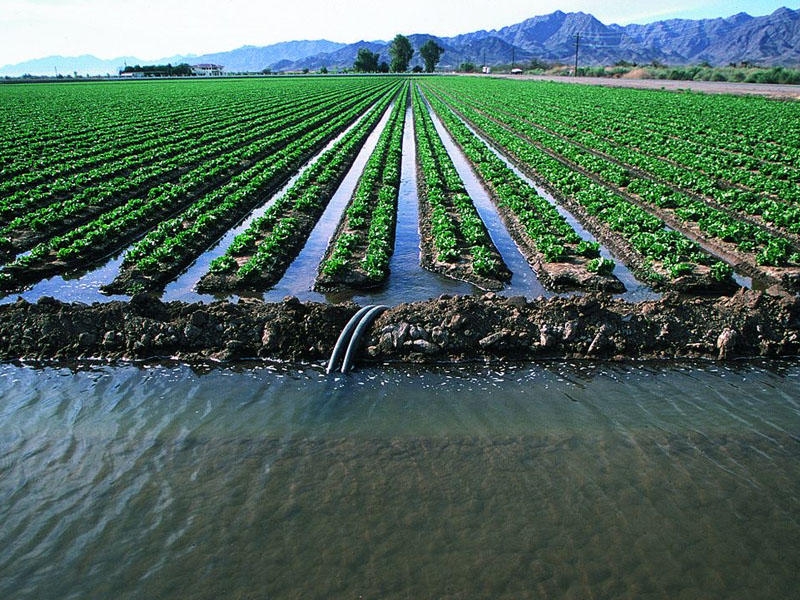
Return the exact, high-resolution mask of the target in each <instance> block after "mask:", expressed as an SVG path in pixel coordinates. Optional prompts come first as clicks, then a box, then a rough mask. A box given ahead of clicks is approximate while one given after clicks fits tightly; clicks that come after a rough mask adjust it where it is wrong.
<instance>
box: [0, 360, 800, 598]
mask: <svg viewBox="0 0 800 600" xmlns="http://www.w3.org/2000/svg"><path fill="white" fill-rule="evenodd" d="M0 398H2V402H0V497H2V498H3V502H2V503H0V523H2V525H0V597H3V598H14V599H15V600H29V599H30V600H33V599H36V600H50V599H52V600H55V599H58V600H71V599H77V598H120V599H133V598H152V599H154V600H157V599H167V598H170V599H172V598H249V597H270V598H273V597H275V598H282V597H303V598H332V597H339V598H356V597H359V596H363V597H365V598H366V597H369V598H378V597H380V598H407V597H419V598H434V597H445V596H447V597H464V598H474V597H491V598H521V597H532V596H535V597H542V598H555V597H579V598H593V597H609V598H612V597H613V598H620V597H638V598H646V597H647V598H679V597H680V598H683V597H686V598H701V597H702V598H719V599H722V598H754V599H767V598H769V599H771V600H774V599H778V600H782V599H789V598H794V597H795V594H796V592H797V589H798V587H800V519H798V515H800V460H798V458H800V404H798V398H800V367H798V365H797V364H795V363H780V362H772V363H747V364H738V365H737V364H726V365H714V364H708V363H695V364H670V365H664V364H660V365H659V366H658V367H655V368H651V367H649V366H648V365H646V364H638V365H635V364H629V365H610V364H602V363H595V364H592V365H587V364H580V363H576V364H569V363H565V362H558V363H552V364H550V365H548V364H547V363H545V364H540V365H534V366H519V367H514V366H506V367H504V368H502V369H497V368H492V369H489V368H485V367H479V366H461V367H455V366H451V367H448V368H447V369H436V368H435V367H426V368H425V370H424V371H420V370H418V369H416V368H414V367H410V366H409V367H391V366H389V367H381V368H378V369H359V370H358V371H357V372H356V373H354V374H351V375H348V376H338V377H333V376H326V375H325V373H324V368H323V367H321V366H317V367H305V368H303V367H301V368H298V367H296V366H295V367H275V366H268V365H264V364H258V365H254V366H251V367H248V368H246V369H244V370H242V371H239V370H237V369H236V368H226V369H210V370H205V369H201V368H198V367H194V368H193V367H189V366H187V365H172V366H152V365H151V366H149V367H146V368H143V367H139V366H135V365H128V366H115V367H108V366H100V365H97V366H87V367H85V368H84V369H81V370H72V369H69V368H60V367H48V368H32V367H27V366H20V365H8V364H7V365H0Z"/></svg>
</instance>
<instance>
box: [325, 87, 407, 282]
mask: <svg viewBox="0 0 800 600" xmlns="http://www.w3.org/2000/svg"><path fill="white" fill-rule="evenodd" d="M407 105H408V88H407V86H406V87H404V89H403V92H402V94H401V95H400V97H399V98H398V100H397V101H396V102H395V105H394V108H393V110H392V114H391V116H390V117H389V122H388V123H387V125H386V127H385V128H384V130H383V132H381V135H380V138H379V139H378V143H377V144H376V146H375V150H374V151H373V152H372V154H371V155H370V158H369V160H368V161H367V164H366V166H365V167H364V172H363V173H362V175H361V177H360V178H359V181H358V184H357V186H356V189H355V191H354V192H353V195H352V197H351V199H350V202H349V204H348V206H347V208H346V209H345V212H344V215H343V216H342V220H341V222H340V225H339V227H338V228H337V232H336V235H335V236H334V237H333V238H332V239H331V241H330V243H329V245H328V249H327V251H326V253H325V257H324V259H323V261H322V263H321V265H320V269H319V274H318V276H317V280H316V284H315V287H316V288H318V289H323V290H326V289H333V288H336V287H340V286H345V287H351V288H369V287H376V286H379V285H380V284H382V283H384V282H385V281H386V279H387V278H388V276H389V259H390V258H391V256H392V253H393V250H394V232H395V226H396V223H397V196H398V191H399V186H400V168H401V160H402V153H403V127H404V125H405V114H406V108H407Z"/></svg>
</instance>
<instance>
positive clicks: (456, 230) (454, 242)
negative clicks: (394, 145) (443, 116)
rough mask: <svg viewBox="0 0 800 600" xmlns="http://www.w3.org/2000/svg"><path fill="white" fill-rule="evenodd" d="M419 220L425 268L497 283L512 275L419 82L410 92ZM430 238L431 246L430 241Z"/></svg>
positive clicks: (484, 283)
mask: <svg viewBox="0 0 800 600" xmlns="http://www.w3.org/2000/svg"><path fill="white" fill-rule="evenodd" d="M412 106H413V114H414V130H415V139H416V149H417V150H416V151H417V165H418V172H419V173H420V175H421V181H420V185H419V189H420V220H421V223H420V226H421V229H427V228H430V232H429V234H430V235H429V236H428V235H423V262H424V263H425V264H426V266H427V267H428V268H431V269H432V270H435V271H438V272H441V273H443V274H446V275H449V276H454V277H456V278H458V279H464V280H466V281H470V282H472V283H476V284H477V285H479V286H484V287H493V288H500V287H502V285H503V283H502V282H503V281H507V280H508V279H510V278H511V272H510V271H509V270H508V267H506V265H505V263H504V262H503V259H502V258H501V257H500V254H499V252H498V251H497V249H496V248H495V247H494V243H493V242H492V240H491V238H490V237H489V234H488V232H487V231H486V226H485V225H484V223H483V221H482V220H481V218H480V215H479V214H478V212H477V210H476V209H475V206H474V205H473V203H472V200H471V199H470V197H469V195H468V194H467V191H466V190H465V189H464V184H463V182H462V181H461V178H460V177H459V175H458V172H457V171H456V168H455V166H454V165H453V161H452V160H451V159H450V156H449V155H448V153H447V150H446V148H445V146H444V144H443V143H442V140H441V139H440V137H439V134H438V133H437V131H436V127H435V126H434V123H433V120H432V119H431V115H430V113H429V111H428V109H427V106H426V104H425V100H424V99H423V98H422V96H421V94H420V91H419V88H418V87H416V86H415V87H414V91H413V94H412ZM428 238H430V240H431V243H432V247H428V246H429V244H428Z"/></svg>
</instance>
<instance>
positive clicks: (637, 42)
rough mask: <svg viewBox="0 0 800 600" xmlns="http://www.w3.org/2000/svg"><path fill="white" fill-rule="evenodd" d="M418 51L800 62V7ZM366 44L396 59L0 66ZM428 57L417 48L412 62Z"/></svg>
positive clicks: (93, 67) (89, 69)
mask: <svg viewBox="0 0 800 600" xmlns="http://www.w3.org/2000/svg"><path fill="white" fill-rule="evenodd" d="M407 37H408V38H409V40H410V41H411V43H412V46H413V47H414V49H415V50H418V49H419V47H420V46H421V45H422V44H423V43H425V41H427V40H429V39H434V40H435V41H437V43H438V44H439V45H440V46H442V47H443V48H444V49H445V52H444V54H443V55H442V57H441V60H440V62H439V67H440V68H441V69H454V68H456V67H458V66H459V65H460V64H462V63H464V62H472V63H474V64H477V65H481V64H487V65H497V64H506V65H508V64H510V63H512V62H515V63H518V64H520V65H524V64H525V63H526V62H529V61H531V60H534V59H536V60H539V61H543V62H549V63H566V64H571V63H572V61H573V60H574V57H575V50H576V42H577V46H578V58H579V63H580V64H581V65H591V66H596V65H610V64H614V63H617V62H620V61H627V62H632V63H638V64H647V63H652V62H654V61H657V62H661V63H663V64H669V65H686V64H699V63H709V64H711V65H714V66H725V65H728V64H731V63H736V64H738V63H742V62H747V63H750V64H754V65H760V66H786V67H800V10H792V9H789V8H780V9H778V10H776V11H775V12H773V13H772V14H770V15H767V16H763V17H752V16H750V15H748V14H745V13H739V14H736V15H733V16H730V17H727V18H717V19H702V20H689V19H671V20H666V21H657V22H654V23H649V24H647V25H626V26H620V25H614V24H612V25H605V24H603V23H601V22H600V21H598V20H597V19H596V18H595V17H594V16H592V15H590V14H585V13H582V12H577V13H564V12H561V11H556V12H554V13H551V14H549V15H543V16H537V17H533V18H531V19H527V20H525V21H523V22H522V23H517V24H515V25H510V26H508V27H503V28H502V29H498V30H492V31H476V32H473V33H466V34H462V35H458V36H455V37H449V38H445V37H436V36H432V35H428V34H414V35H407ZM360 48H369V49H370V50H371V51H372V52H377V53H378V54H379V55H380V57H381V60H386V61H387V62H389V54H388V48H389V42H386V41H372V42H365V41H362V42H357V43H355V44H341V43H337V42H331V41H328V40H313V41H292V42H283V43H280V44H273V45H271V46H265V47H255V46H244V47H242V48H238V49H236V50H231V51H229V52H219V53H214V54H204V55H199V56H197V55H186V56H175V57H171V58H168V59H166V58H165V59H162V60H159V61H141V60H138V59H136V58H132V57H122V58H117V59H113V60H111V61H102V60H100V59H97V58H95V57H93V56H81V57H72V58H65V57H49V58H42V59H37V60H32V61H27V62H24V63H20V64H18V65H8V66H5V67H0V75H10V76H18V75H22V74H23V73H30V74H34V75H53V74H56V73H60V74H62V75H65V74H72V73H73V72H77V73H78V74H79V75H83V74H92V75H104V74H106V73H110V74H115V73H116V72H117V70H118V69H119V68H120V67H122V66H123V65H124V64H128V65H133V64H154V63H155V64H166V63H167V62H170V63H172V64H177V63H180V62H188V63H190V64H197V63H215V64H221V65H224V67H225V71H226V72H228V73H236V72H258V71H262V70H263V69H267V68H268V69H271V70H273V71H291V70H302V69H309V70H319V69H321V68H323V67H325V68H327V69H329V70H337V69H345V68H350V67H352V65H353V63H354V62H355V58H356V55H357V54H358V50H359V49H360ZM417 64H421V59H420V58H419V53H418V52H416V53H415V56H414V59H413V60H412V63H411V66H414V65H417Z"/></svg>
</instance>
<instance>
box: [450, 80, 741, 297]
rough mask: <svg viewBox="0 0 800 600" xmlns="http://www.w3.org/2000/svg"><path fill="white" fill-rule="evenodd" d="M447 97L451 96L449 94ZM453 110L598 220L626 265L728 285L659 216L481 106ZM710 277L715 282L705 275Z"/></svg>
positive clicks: (654, 276)
mask: <svg viewBox="0 0 800 600" xmlns="http://www.w3.org/2000/svg"><path fill="white" fill-rule="evenodd" d="M449 98H450V100H451V101H452V98H453V97H452V96H450V97H449ZM458 110H459V111H460V112H461V114H462V116H464V117H465V118H466V119H467V120H468V121H469V122H470V123H471V124H472V125H473V126H474V127H475V128H476V129H477V130H478V131H480V132H481V134H482V135H484V136H486V137H487V138H488V139H489V140H490V141H491V142H492V143H493V144H495V145H496V146H497V147H498V148H499V149H501V150H502V151H503V152H505V153H507V154H508V155H510V156H511V157H512V158H513V159H514V160H515V161H516V162H517V163H518V164H520V165H521V166H522V167H523V168H526V169H528V170H529V171H530V172H531V174H532V175H533V176H534V177H536V178H537V179H539V180H540V181H541V182H542V183H543V184H544V185H546V186H547V187H549V188H550V189H552V190H553V191H554V193H555V194H556V195H557V196H558V197H560V198H562V199H564V200H572V201H573V203H572V208H577V209H579V211H580V212H581V213H584V214H585V215H586V217H587V218H585V219H584V220H585V221H586V222H587V224H588V225H591V223H589V221H590V220H593V221H594V222H595V223H599V224H600V230H598V231H597V232H596V233H597V234H598V236H599V237H601V239H602V238H605V239H608V240H609V241H611V240H613V244H611V245H613V246H614V247H616V248H618V249H619V248H622V252H621V254H623V255H624V256H625V257H626V258H627V259H628V262H629V266H631V268H633V269H634V270H635V271H636V272H638V274H639V275H640V277H642V278H643V279H645V280H647V281H649V282H650V283H651V284H653V285H654V286H657V287H658V286H661V285H663V284H664V283H666V282H669V281H675V280H677V279H679V278H683V279H684V281H686V276H693V277H692V278H693V279H697V278H700V280H701V282H702V283H701V284H700V285H706V282H708V283H709V284H710V285H712V286H714V285H717V286H720V285H721V287H723V288H728V287H730V286H731V285H732V283H731V279H730V278H731V274H732V269H731V268H730V267H729V266H728V265H726V264H725V263H723V262H721V261H719V260H716V259H715V258H714V257H712V256H710V255H709V254H707V253H706V252H704V251H703V250H702V249H701V248H700V247H699V246H698V245H697V244H696V243H695V242H693V241H691V240H689V239H687V238H686V237H685V236H684V235H682V234H680V233H678V232H677V231H674V230H672V229H669V228H667V227H666V226H665V223H664V222H663V221H662V220H661V219H659V218H657V217H655V216H653V215H652V214H650V213H649V212H647V211H645V210H644V209H642V208H640V207H639V206H637V205H635V204H633V203H631V202H630V201H628V200H627V199H626V198H624V197H623V196H621V195H619V194H618V193H615V192H614V191H613V190H612V189H610V188H609V187H606V186H603V185H601V184H599V183H597V182H596V181H594V180H593V179H592V178H591V177H589V176H588V175H586V174H585V173H583V172H581V171H580V170H576V169H575V168H574V167H573V166H570V165H568V164H565V162H564V161H562V160H559V159H558V158H556V157H555V156H553V155H552V154H551V153H548V152H543V151H542V147H541V146H537V145H535V144H531V141H530V139H526V138H524V137H521V136H520V135H518V134H517V133H516V132H513V131H510V130H509V128H507V127H504V126H502V125H500V124H499V123H498V122H497V121H496V120H495V119H493V118H490V117H489V116H487V115H485V114H483V113H482V112H480V111H478V110H476V109H474V108H472V107H470V106H467V105H466V104H463V103H461V104H460V105H459V106H458ZM575 212H578V211H575ZM595 228H596V227H595ZM709 278H710V280H712V281H713V282H715V283H711V282H710V281H708V280H709ZM687 284H688V285H694V283H688V282H687Z"/></svg>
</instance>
